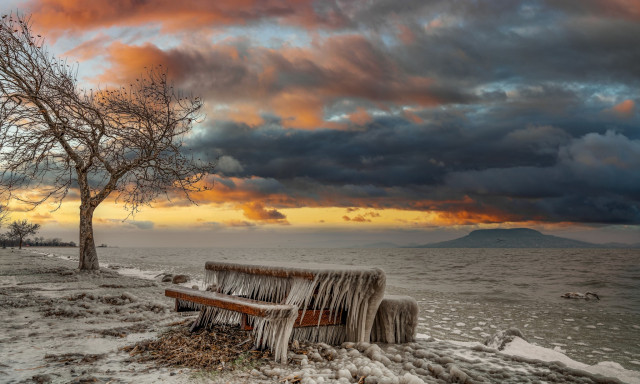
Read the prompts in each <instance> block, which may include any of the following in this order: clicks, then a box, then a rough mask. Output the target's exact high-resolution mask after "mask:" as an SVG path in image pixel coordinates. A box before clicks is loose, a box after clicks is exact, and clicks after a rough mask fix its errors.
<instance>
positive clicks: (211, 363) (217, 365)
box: [122, 320, 271, 371]
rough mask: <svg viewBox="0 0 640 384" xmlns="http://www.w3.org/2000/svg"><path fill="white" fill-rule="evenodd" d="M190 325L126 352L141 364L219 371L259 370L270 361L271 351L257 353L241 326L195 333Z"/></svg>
mask: <svg viewBox="0 0 640 384" xmlns="http://www.w3.org/2000/svg"><path fill="white" fill-rule="evenodd" d="M189 323H190V321H188V320H187V321H183V322H181V323H180V324H179V325H177V326H175V327H173V328H170V329H169V330H168V331H167V332H165V333H163V334H161V335H159V336H158V338H157V339H155V340H144V341H141V342H138V343H137V344H134V345H131V346H126V347H124V348H122V349H123V350H124V351H126V352H129V355H130V356H131V357H132V358H133V359H134V360H135V361H137V362H152V363H155V364H156V365H160V366H171V367H184V368H193V369H204V370H218V371H233V370H236V369H248V368H255V367H256V366H259V365H261V364H263V363H264V362H266V361H268V359H269V358H270V355H271V354H270V352H269V351H257V350H254V349H253V345H254V340H253V337H252V335H251V333H250V332H247V331H242V330H240V328H239V327H237V326H224V325H217V326H214V327H213V328H212V329H210V330H199V331H197V332H193V333H191V332H189V325H190V324H189Z"/></svg>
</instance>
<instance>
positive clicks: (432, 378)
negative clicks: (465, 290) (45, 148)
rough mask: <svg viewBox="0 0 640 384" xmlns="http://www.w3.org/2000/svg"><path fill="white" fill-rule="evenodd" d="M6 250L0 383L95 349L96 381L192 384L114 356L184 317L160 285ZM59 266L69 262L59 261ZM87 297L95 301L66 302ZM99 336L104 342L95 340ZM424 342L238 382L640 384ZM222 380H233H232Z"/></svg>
mask: <svg viewBox="0 0 640 384" xmlns="http://www.w3.org/2000/svg"><path fill="white" fill-rule="evenodd" d="M0 252H2V253H0V254H1V255H2V265H1V266H2V275H3V279H2V282H1V283H0V289H2V296H0V297H2V298H3V302H2V304H3V311H2V312H3V315H2V319H0V320H2V323H3V325H2V328H3V338H2V344H3V345H5V346H6V347H7V348H3V350H4V351H7V352H8V351H12V354H11V356H8V353H7V352H3V353H2V355H4V356H1V357H2V361H3V365H0V378H2V377H4V379H7V380H8V382H19V381H21V380H27V379H29V378H32V377H33V376H35V375H37V374H48V375H50V376H51V377H52V378H53V379H52V381H53V382H66V381H67V379H71V378H73V377H74V376H73V374H76V375H79V374H81V373H82V370H79V369H76V370H74V369H71V370H70V369H69V366H64V364H62V366H58V365H60V364H57V365H56V364H54V363H51V362H48V361H47V360H46V356H47V355H56V354H57V355H64V354H69V353H79V354H87V353H97V354H104V355H105V356H106V357H104V358H101V359H99V360H98V361H97V362H95V363H94V364H90V367H89V368H87V369H86V370H85V371H87V372H88V373H87V374H91V375H93V377H95V378H97V379H98V380H102V379H103V378H105V377H107V378H109V379H113V380H122V381H123V382H129V381H130V380H132V378H133V377H135V381H136V382H153V381H155V380H157V379H162V380H163V381H167V382H175V383H180V382H187V381H189V380H190V374H189V373H188V370H184V369H183V370H180V369H167V368H149V367H145V366H136V365H134V366H135V369H133V370H134V372H131V369H132V368H131V367H132V365H131V364H132V363H130V362H125V360H126V359H127V357H128V356H127V355H126V354H124V353H123V352H119V351H118V348H120V347H122V346H124V345H130V344H132V343H134V342H135V341H137V340H140V339H142V338H148V337H154V336H155V335H156V334H157V332H158V331H159V330H161V329H162V328H163V327H164V326H166V324H168V323H170V322H172V321H176V320H180V319H184V317H182V316H180V314H176V313H173V312H171V311H170V307H171V304H172V303H171V302H170V301H169V300H168V299H165V298H164V297H163V295H162V291H163V290H162V288H161V285H160V284H158V283H156V282H153V281H149V280H148V279H147V280H140V279H138V278H136V277H129V276H126V275H125V274H122V273H120V272H121V270H116V271H115V272H114V271H106V272H105V273H103V274H100V275H91V274H76V273H75V272H74V271H73V270H72V269H71V268H73V267H75V265H73V266H70V265H61V264H60V263H59V261H58V260H57V258H54V257H51V256H49V257H46V256H45V255H42V254H37V253H31V252H25V251H22V252H18V251H15V252H11V251H9V250H2V251H0ZM62 260H68V259H66V258H64V257H62ZM65 264H66V263H65ZM12 271H13V272H12ZM116 272H118V273H116ZM141 272H143V271H141ZM147 276H150V273H149V274H147ZM150 277H153V276H150ZM190 284H192V283H190ZM114 287H120V288H114ZM82 294H85V295H90V296H91V297H93V299H87V298H86V297H84V298H82V299H81V300H80V299H79V300H76V301H71V300H70V298H74V297H79V296H81V295H82ZM127 297H129V299H127ZM105 298H108V300H105ZM114 298H119V300H120V301H122V303H121V304H119V305H113V304H109V303H111V302H113V300H115V299H114ZM112 299H113V300H112ZM4 309H6V310H4ZM56 311H57V312H56ZM56 313H57V315H56ZM123 324H125V325H126V327H125V328H127V327H128V329H129V331H128V332H127V331H125V333H126V336H125V337H118V338H116V337H112V336H109V335H110V332H108V331H109V330H110V329H116V328H123V327H122V325H123ZM134 325H135V326H136V327H133V326H134ZM134 328H135V331H134ZM100 332H102V337H101V338H99V337H100V336H96V335H100ZM51 336H53V338H51ZM421 336H422V338H423V339H422V340H418V341H416V342H415V343H407V344H402V345H380V346H378V345H375V344H371V345H370V344H368V343H361V344H358V345H352V344H344V345H342V346H338V347H331V346H326V345H322V344H318V345H311V346H310V347H309V348H310V350H309V353H308V354H307V358H306V361H305V359H299V360H295V359H294V361H297V363H290V364H288V365H280V364H275V363H273V364H271V365H267V366H262V367H260V368H259V369H256V370H255V371H252V372H238V373H237V375H238V376H237V377H234V378H233V380H239V381H238V382H246V381H247V380H249V381H251V382H277V381H282V380H284V381H286V379H287V377H290V378H294V377H297V378H300V379H303V382H308V383H313V382H316V383H317V382H344V383H348V382H353V381H351V380H353V379H354V375H356V376H357V375H360V377H362V376H366V377H367V378H368V381H366V382H378V383H384V382H390V383H396V382H397V383H420V382H443V381H445V382H447V381H454V380H458V381H461V380H462V379H463V378H466V379H467V380H469V381H482V380H484V381H488V382H509V381H512V382H521V381H523V380H525V381H526V380H549V378H550V377H559V378H561V380H560V381H565V382H571V381H574V380H575V381H578V378H579V379H580V380H582V381H581V382H590V381H592V382H597V381H599V380H600V379H601V378H600V377H599V376H597V375H603V376H607V377H615V378H617V379H618V380H620V381H622V382H628V383H640V372H636V371H631V370H626V369H624V368H622V367H621V366H620V365H619V364H617V363H611V362H602V363H599V364H596V365H592V366H589V365H586V364H582V363H579V362H577V361H575V360H572V359H570V358H568V357H567V356H566V355H564V354H562V353H561V352H559V351H554V350H551V349H547V348H542V347H538V346H535V345H532V344H529V343H527V342H526V341H524V340H522V339H520V338H514V339H513V341H511V342H510V343H507V344H506V347H505V349H504V350H503V351H502V352H498V351H496V350H495V349H493V348H489V347H486V346H483V345H481V344H479V343H461V342H450V341H441V340H435V339H433V338H429V337H428V336H426V335H421ZM48 339H53V340H58V339H61V340H63V341H62V342H55V341H54V342H52V341H47V340H48ZM97 341H99V342H97ZM292 357H293V356H292ZM556 362H559V363H556ZM72 370H73V371H74V372H71V371H72ZM56 375H58V376H56ZM78 377H79V376H78ZM4 379H3V380H4ZM223 381H225V382H226V381H229V378H228V377H227V378H225V379H224V380H223ZM116 382H117V381H116ZM214 382H215V381H214ZM614 382H615V381H614Z"/></svg>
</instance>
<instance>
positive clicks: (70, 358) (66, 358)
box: [44, 353, 105, 364]
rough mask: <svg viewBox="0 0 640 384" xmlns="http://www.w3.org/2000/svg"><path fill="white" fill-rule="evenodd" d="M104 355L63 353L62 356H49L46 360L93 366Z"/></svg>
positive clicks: (45, 357) (46, 356)
mask: <svg viewBox="0 0 640 384" xmlns="http://www.w3.org/2000/svg"><path fill="white" fill-rule="evenodd" d="M104 356H105V355H104V354H92V353H88V354H82V353H63V354H60V355H54V354H47V355H45V356H44V359H45V360H46V361H49V362H56V363H67V364H92V363H94V362H96V361H98V360H100V359H102V358H104Z"/></svg>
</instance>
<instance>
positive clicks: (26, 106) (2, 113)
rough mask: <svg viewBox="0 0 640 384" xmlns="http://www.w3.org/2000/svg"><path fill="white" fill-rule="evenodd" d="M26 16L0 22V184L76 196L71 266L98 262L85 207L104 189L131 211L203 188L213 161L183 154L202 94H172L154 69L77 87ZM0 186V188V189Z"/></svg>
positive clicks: (55, 196) (89, 209) (91, 266)
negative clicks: (124, 81)
mask: <svg viewBox="0 0 640 384" xmlns="http://www.w3.org/2000/svg"><path fill="white" fill-rule="evenodd" d="M43 43H44V40H43V38H42V37H41V36H40V35H35V36H34V33H33V32H32V28H31V24H30V22H29V19H28V18H27V17H23V16H14V15H7V16H2V21H1V22H0V185H1V186H2V188H4V192H9V193H10V194H11V197H12V198H16V199H22V200H23V201H27V200H25V199H24V198H23V197H22V196H21V195H20V194H19V193H16V191H20V190H22V191H24V190H25V188H29V189H30V190H31V191H37V192H39V193H40V196H39V197H38V198H36V199H33V198H31V199H29V200H28V202H29V203H31V204H34V205H37V204H40V203H42V202H44V201H45V200H48V199H52V200H54V201H58V202H60V201H61V200H62V199H63V198H64V197H65V196H66V195H67V194H68V193H69V191H70V189H72V188H73V189H75V188H77V190H78V193H79V197H80V237H79V248H80V263H79V268H80V269H81V270H95V269H98V268H99V264H98V256H97V253H96V249H95V241H94V236H93V213H94V210H95V209H96V207H97V206H98V205H99V204H100V203H101V202H103V201H104V200H105V199H106V198H107V197H108V196H110V195H112V194H114V195H115V200H116V201H119V202H123V203H124V207H125V209H126V210H128V211H129V212H130V213H131V214H133V213H135V212H137V211H138V209H139V207H140V206H141V205H149V204H150V203H151V202H152V201H154V200H155V199H156V198H158V197H159V196H160V195H165V196H167V197H168V193H169V190H170V189H178V190H180V191H182V192H184V193H185V195H186V197H187V198H188V199H189V200H190V201H192V200H191V197H190V194H191V193H193V192H197V191H201V190H203V189H207V187H206V185H204V184H203V181H204V180H203V178H204V177H205V176H206V174H207V173H209V172H211V171H212V170H213V167H214V164H213V163H210V162H202V161H200V160H198V159H195V158H194V157H193V156H192V155H189V154H188V150H187V148H185V145H184V140H185V136H186V135H187V134H189V132H190V131H191V129H192V126H193V124H194V123H195V122H197V121H199V120H200V119H201V118H202V115H201V108H202V101H201V99H199V98H197V97H182V96H181V95H179V94H177V93H176V92H174V90H173V87H172V86H171V84H170V83H168V81H167V76H166V72H164V71H162V70H161V69H160V70H158V69H151V70H147V71H146V74H145V75H144V76H143V77H142V78H140V79H137V80H135V81H133V82H132V84H129V86H127V87H121V88H118V89H108V88H107V89H98V90H95V91H94V90H81V89H79V87H78V84H77V67H76V66H74V65H69V64H67V63H66V61H62V60H59V59H57V58H55V57H54V56H52V55H50V54H48V53H47V51H46V50H45V48H44V46H43ZM0 192H2V191H0Z"/></svg>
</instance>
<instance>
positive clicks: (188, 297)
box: [164, 287, 297, 318]
mask: <svg viewBox="0 0 640 384" xmlns="http://www.w3.org/2000/svg"><path fill="white" fill-rule="evenodd" d="M164 295H165V296H167V297H173V298H175V299H176V300H183V301H190V302H192V303H195V304H201V305H204V306H207V307H216V308H222V309H226V310H228V311H234V312H240V313H244V314H247V315H251V316H256V317H267V316H269V317H273V318H279V317H288V316H289V315H290V314H291V312H292V311H295V310H297V308H296V307H295V306H293V305H287V304H277V303H269V302H266V301H258V300H252V299H247V298H245V297H240V296H233V295H225V294H223V293H218V292H210V291H197V290H195V289H191V288H182V287H175V288H167V289H165V291H164Z"/></svg>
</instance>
